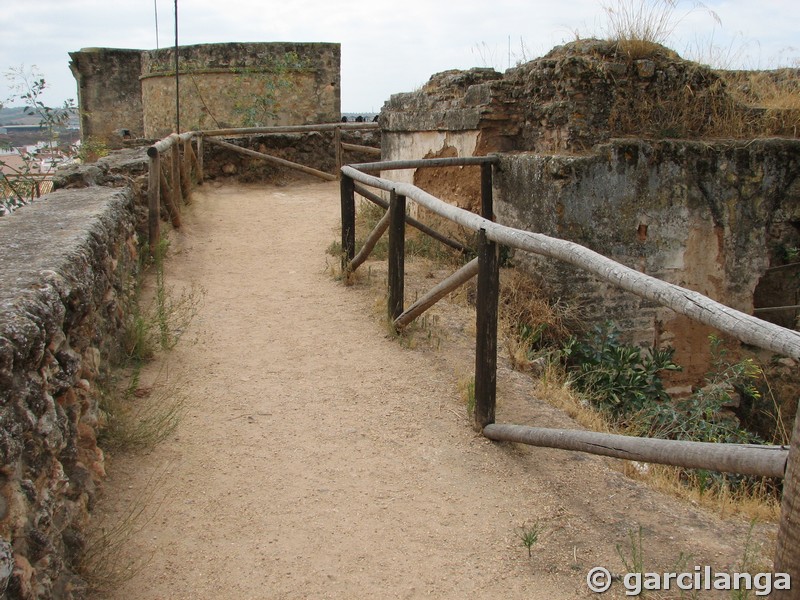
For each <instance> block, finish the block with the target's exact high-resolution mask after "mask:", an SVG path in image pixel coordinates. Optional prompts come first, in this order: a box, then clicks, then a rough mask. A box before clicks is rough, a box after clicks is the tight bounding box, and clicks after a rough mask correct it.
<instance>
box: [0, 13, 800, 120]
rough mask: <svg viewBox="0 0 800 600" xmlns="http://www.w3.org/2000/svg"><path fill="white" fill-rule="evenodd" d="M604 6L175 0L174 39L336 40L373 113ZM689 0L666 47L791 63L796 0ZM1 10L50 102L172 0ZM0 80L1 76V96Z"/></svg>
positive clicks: (346, 105) (567, 29)
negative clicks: (75, 69)
mask: <svg viewBox="0 0 800 600" xmlns="http://www.w3.org/2000/svg"><path fill="white" fill-rule="evenodd" d="M601 1H602V2H603V4H605V5H609V4H611V3H612V2H614V3H616V2H618V1H625V2H630V1H631V0H569V1H565V0H489V1H484V2H479V1H477V0H460V1H452V0H393V1H388V0H369V1H367V0H283V1H282V2H267V1H260V0H178V21H179V41H180V43H181V44H201V43H216V42H270V41H288V42H338V43H341V45H342V110H343V111H346V112H378V111H380V109H381V106H382V105H383V103H384V102H385V101H386V100H387V99H388V98H389V96H390V95H391V94H394V93H397V92H408V91H412V90H414V89H415V88H417V87H419V86H420V85H422V84H423V83H425V82H426V81H427V80H428V79H429V78H430V76H431V75H432V74H434V73H437V72H439V71H444V70H447V69H466V68H470V67H476V66H477V67H484V66H492V67H495V68H497V69H498V70H504V69H506V68H507V67H508V66H509V62H510V64H511V65H512V66H513V65H514V64H515V63H517V62H518V61H520V60H521V59H523V58H526V59H527V60H531V59H533V58H537V57H539V56H542V55H543V54H545V53H547V52H548V51H549V50H550V49H551V48H552V47H553V46H556V45H559V44H562V43H564V42H568V41H571V40H574V39H575V36H576V33H577V34H578V35H580V37H591V36H593V35H594V36H598V35H599V34H602V32H603V31H604V27H605V23H606V19H605V18H604V12H603V8H602V4H601ZM637 1H638V0H637ZM693 6H695V4H694V3H692V2H683V3H680V4H679V5H678V8H677V10H676V11H675V13H674V15H675V17H678V18H680V22H679V23H678V24H677V26H676V28H675V31H674V33H673V35H672V37H671V39H670V42H669V44H668V45H669V46H670V47H672V48H673V49H674V50H676V51H677V52H678V53H679V54H681V55H682V56H684V57H693V58H697V57H698V54H699V57H700V58H702V59H703V62H709V60H708V58H707V57H708V56H710V55H715V56H717V57H721V60H722V62H724V63H726V64H725V65H723V66H729V67H732V68H733V67H746V68H773V67H777V66H800V64H798V60H799V59H800V27H798V24H799V23H800V2H798V0H758V1H756V0H708V1H707V2H705V4H704V6H705V7H706V8H705V9H704V8H694V9H693ZM709 11H713V12H714V13H715V14H716V15H717V16H718V17H719V20H720V21H721V24H719V23H717V22H716V21H715V19H714V18H713V17H712V16H711V14H710V13H709ZM156 12H157V14H158V37H156ZM0 14H2V15H3V24H4V27H3V33H2V36H0V70H2V72H4V73H5V72H7V71H8V70H9V69H10V68H19V67H20V66H22V65H24V66H25V67H26V68H29V67H30V66H31V65H36V67H38V70H39V71H40V72H41V73H42V75H43V76H44V78H45V79H46V81H47V83H48V86H49V88H50V89H49V90H48V92H47V94H46V96H45V101H46V102H47V103H49V104H51V105H55V104H60V103H61V102H63V100H65V99H67V98H75V99H77V91H76V84H75V80H74V78H73V77H72V74H71V73H70V70H69V66H68V65H69V56H68V54H67V53H68V52H70V51H75V50H80V49H81V48H87V47H107V48H141V49H151V48H155V47H162V48H163V47H165V46H171V45H173V44H174V0H33V1H24V0H0ZM509 40H510V44H509ZM711 48H714V50H709V49H711ZM7 84H8V82H7V81H6V80H5V79H3V80H0V100H4V99H5V98H7V97H8V96H9V94H10V90H9V87H8V85H7Z"/></svg>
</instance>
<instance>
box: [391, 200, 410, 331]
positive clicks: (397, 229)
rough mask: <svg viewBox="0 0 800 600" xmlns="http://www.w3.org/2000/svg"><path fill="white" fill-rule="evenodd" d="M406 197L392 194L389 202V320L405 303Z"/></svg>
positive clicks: (398, 312)
mask: <svg viewBox="0 0 800 600" xmlns="http://www.w3.org/2000/svg"><path fill="white" fill-rule="evenodd" d="M405 260H406V197H405V196H402V195H400V194H396V193H394V192H392V196H391V200H389V302H388V306H387V310H388V312H389V320H390V321H392V322H393V321H394V320H395V319H396V318H397V317H399V316H400V315H401V314H402V312H403V304H404V302H405V296H404V285H405V268H406V267H405Z"/></svg>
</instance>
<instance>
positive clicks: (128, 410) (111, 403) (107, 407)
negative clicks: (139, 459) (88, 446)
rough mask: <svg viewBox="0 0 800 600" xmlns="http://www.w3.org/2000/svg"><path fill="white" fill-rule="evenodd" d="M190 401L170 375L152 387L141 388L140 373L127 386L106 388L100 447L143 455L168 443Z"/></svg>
mask: <svg viewBox="0 0 800 600" xmlns="http://www.w3.org/2000/svg"><path fill="white" fill-rule="evenodd" d="M185 407H186V398H185V396H184V395H183V393H182V392H181V391H180V389H179V387H178V385H177V383H176V382H174V381H169V377H168V375H167V374H166V373H163V372H162V373H159V374H158V375H157V376H156V378H155V380H154V381H153V382H152V383H150V384H148V385H140V381H139V371H138V369H136V370H135V371H134V373H133V374H132V375H131V376H130V381H129V382H128V383H127V385H124V386H123V385H121V384H120V383H116V382H115V383H111V384H107V385H106V389H105V390H103V395H102V397H101V401H100V408H101V410H102V411H103V414H104V416H105V419H104V420H105V425H104V427H103V429H102V430H101V431H100V445H101V446H102V447H104V448H106V449H111V450H116V451H119V452H141V451H147V450H150V449H152V448H153V447H154V446H155V445H156V444H158V443H159V442H161V441H163V440H165V439H166V438H167V437H168V436H169V435H170V434H171V433H172V432H174V431H175V428H176V427H177V426H178V424H179V423H180V421H181V418H182V417H183V415H184V412H185Z"/></svg>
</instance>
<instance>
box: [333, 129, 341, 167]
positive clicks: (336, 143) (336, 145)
mask: <svg viewBox="0 0 800 600" xmlns="http://www.w3.org/2000/svg"><path fill="white" fill-rule="evenodd" d="M333 153H334V156H335V158H336V176H337V177H339V178H340V179H341V177H342V163H343V161H342V128H341V127H336V128H335V129H334V130H333Z"/></svg>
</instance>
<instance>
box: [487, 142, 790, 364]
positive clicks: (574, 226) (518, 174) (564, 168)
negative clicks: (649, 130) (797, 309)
mask: <svg viewBox="0 0 800 600" xmlns="http://www.w3.org/2000/svg"><path fill="white" fill-rule="evenodd" d="M798 177H800V142H798V141H794V140H779V139H772V140H757V141H754V142H750V143H718V144H710V143H700V142H678V141H662V142H643V141H633V140H630V141H628V140H616V141H613V142H611V143H609V144H607V145H603V146H600V147H598V149H597V152H596V153H595V154H592V155H589V156H557V155H537V154H523V155H516V156H504V157H503V158H502V161H501V165H500V167H499V169H498V170H497V174H496V190H497V191H498V197H497V200H496V203H495V212H496V213H497V216H498V221H499V222H501V223H503V224H505V225H510V226H512V227H517V228H519V229H526V230H529V231H535V232H539V233H545V234H547V235H550V236H553V237H558V238H562V239H567V240H570V241H575V242H577V243H580V244H582V245H584V246H587V247H589V248H591V249H592V250H595V251H596V252H599V253H601V254H604V255H605V256H608V257H610V258H612V259H614V260H616V261H618V262H620V263H622V264H625V265H627V266H629V267H632V268H635V269H637V270H640V271H642V272H644V273H647V274H649V275H653V276H654V277H657V278H659V279H662V280H664V281H668V282H671V283H675V284H678V285H681V286H683V287H687V288H690V289H693V290H696V291H699V292H701V293H703V294H705V295H707V296H709V297H711V298H713V299H715V300H718V301H720V302H723V303H724V304H727V305H729V306H732V307H733V308H736V309H738V310H741V311H743V312H748V313H749V312H751V311H752V310H753V308H754V295H755V292H756V289H757V287H758V286H759V282H760V280H761V278H762V276H763V275H764V273H765V271H766V269H767V268H768V267H769V266H770V265H773V264H775V263H776V261H778V260H779V256H778V254H777V252H776V247H777V246H778V240H777V239H775V237H774V232H776V231H780V232H783V233H784V234H786V235H787V237H785V238H784V239H783V240H782V243H788V244H796V243H797V241H798V235H800V232H798V229H797V226H796V223H798V222H800V188H798V186H797V185H796V183H795V182H796V181H797V180H798ZM790 230H792V231H793V232H794V233H793V234H792V236H789V234H788V232H789V231H790ZM519 262H521V263H522V264H524V265H525V266H526V267H527V268H528V269H529V270H530V272H531V273H533V274H535V275H536V277H537V278H539V279H540V280H541V281H542V282H543V284H544V285H545V286H546V287H547V289H549V291H550V293H551V294H552V295H553V297H555V298H561V299H563V300H566V301H568V302H574V303H580V304H582V305H584V307H585V310H586V312H587V314H588V316H589V318H590V319H593V320H601V319H614V320H616V321H618V322H619V323H620V324H621V325H622V326H623V327H624V329H625V330H627V331H628V332H629V333H631V335H632V336H633V337H634V338H635V339H636V340H637V341H642V342H644V341H647V342H649V343H655V344H656V345H658V344H660V343H669V344H671V345H673V346H674V347H675V348H676V349H677V352H676V357H675V358H676V361H677V362H678V363H679V364H681V365H683V366H684V367H685V371H684V373H683V377H684V378H685V379H687V380H692V379H696V378H698V377H699V376H702V375H703V374H704V373H705V372H706V370H707V369H708V364H709V355H708V353H709V346H708V342H707V340H706V339H705V338H706V336H707V335H708V333H710V331H709V330H708V329H707V328H705V327H703V326H700V325H697V324H693V323H691V322H689V321H688V320H687V319H685V318H681V317H676V316H675V315H673V314H672V313H671V311H668V310H666V309H661V308H659V307H655V306H651V305H649V304H648V303H646V302H644V301H643V300H641V299H640V298H638V297H637V296H633V295H631V294H628V293H626V292H621V291H619V290H616V289H611V288H609V286H608V285H607V284H604V283H601V282H599V281H596V280H594V279H593V278H592V277H589V276H587V275H585V274H583V273H581V272H578V271H577V270H576V269H574V268H572V267H570V266H568V265H564V264H562V263H559V262H556V261H552V260H550V259H544V258H538V257H527V256H526V257H524V258H523V257H519ZM795 289H796V288H795Z"/></svg>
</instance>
